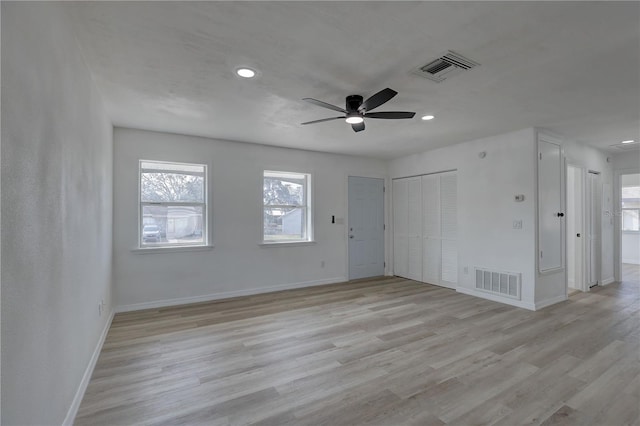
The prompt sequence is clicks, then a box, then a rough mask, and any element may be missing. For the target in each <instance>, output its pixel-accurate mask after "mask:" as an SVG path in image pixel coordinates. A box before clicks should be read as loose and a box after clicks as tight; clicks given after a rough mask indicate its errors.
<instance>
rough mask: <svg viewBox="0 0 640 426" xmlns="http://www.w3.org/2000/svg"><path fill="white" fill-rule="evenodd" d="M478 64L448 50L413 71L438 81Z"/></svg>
mask: <svg viewBox="0 0 640 426" xmlns="http://www.w3.org/2000/svg"><path fill="white" fill-rule="evenodd" d="M478 65H480V64H479V63H477V62H474V61H472V60H471V59H467V58H465V57H464V56H461V55H458V54H457V53H455V52H452V51H450V50H449V51H448V52H447V53H446V54H444V55H442V56H441V57H439V58H438V59H436V60H435V61H431V62H429V63H428V64H427V65H423V66H421V67H419V68H416V69H415V70H414V71H413V73H414V74H417V75H419V76H422V77H424V78H428V79H429V80H433V81H436V82H438V83H440V82H441V81H444V80H446V79H448V78H451V77H453V76H454V75H456V74H459V73H461V72H462V71H466V70H470V69H471V68H473V67H475V66H478Z"/></svg>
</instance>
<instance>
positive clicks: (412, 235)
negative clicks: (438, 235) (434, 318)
mask: <svg viewBox="0 0 640 426" xmlns="http://www.w3.org/2000/svg"><path fill="white" fill-rule="evenodd" d="M421 210H422V194H421V182H420V178H419V177H418V178H406V179H396V180H394V181H393V252H394V263H393V270H394V274H395V275H397V276H400V277H404V278H409V279H412V280H416V281H422V242H421V239H422V237H421V232H420V231H421V218H422V211H421Z"/></svg>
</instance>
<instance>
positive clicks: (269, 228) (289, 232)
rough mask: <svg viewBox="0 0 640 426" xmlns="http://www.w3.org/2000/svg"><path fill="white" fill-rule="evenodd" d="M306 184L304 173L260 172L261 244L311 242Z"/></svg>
mask: <svg viewBox="0 0 640 426" xmlns="http://www.w3.org/2000/svg"><path fill="white" fill-rule="evenodd" d="M310 181H311V175H309V174H305V173H291V172H275V171H268V170H265V171H264V176H263V192H262V194H263V241H264V242H266V243H286V242H301V241H311V240H312V226H311V223H312V222H311V209H310V206H311V202H310V199H311V197H310Z"/></svg>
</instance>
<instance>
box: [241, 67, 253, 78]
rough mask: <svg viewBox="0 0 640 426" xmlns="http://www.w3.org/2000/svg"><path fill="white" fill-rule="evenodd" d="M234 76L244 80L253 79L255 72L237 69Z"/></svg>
mask: <svg viewBox="0 0 640 426" xmlns="http://www.w3.org/2000/svg"><path fill="white" fill-rule="evenodd" d="M236 74H238V75H239V76H240V77H244V78H253V77H255V76H256V72H255V71H254V70H252V69H251V68H238V69H237V70H236Z"/></svg>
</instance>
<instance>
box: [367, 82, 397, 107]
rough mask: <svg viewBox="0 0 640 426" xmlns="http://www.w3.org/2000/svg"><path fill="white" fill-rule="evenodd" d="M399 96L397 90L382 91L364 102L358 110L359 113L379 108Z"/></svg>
mask: <svg viewBox="0 0 640 426" xmlns="http://www.w3.org/2000/svg"><path fill="white" fill-rule="evenodd" d="M397 94H398V92H396V91H395V90H391V89H389V88H388V87H387V88H386V89H382V90H381V91H379V92H378V93H376V94H375V95H373V96H371V97H370V98H369V99H367V100H366V101H364V102H363V103H362V105H360V107H359V108H358V111H362V110H366V111H371V110H372V109H374V108H377V107H379V106H380V105H382V104H383V103H385V102H387V101H388V100H389V99H391V98H393V97H394V96H395V95H397Z"/></svg>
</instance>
